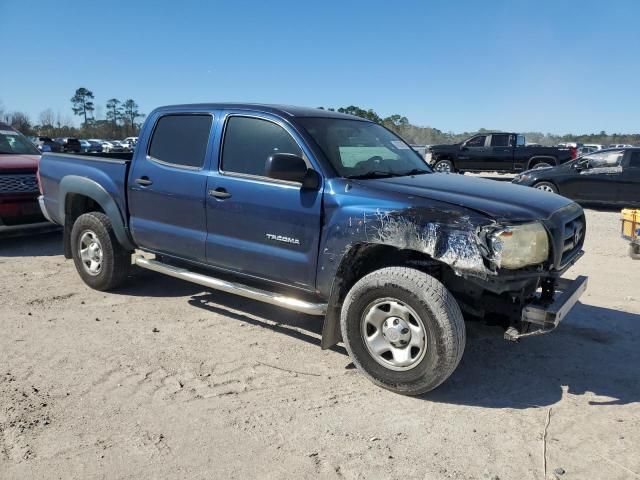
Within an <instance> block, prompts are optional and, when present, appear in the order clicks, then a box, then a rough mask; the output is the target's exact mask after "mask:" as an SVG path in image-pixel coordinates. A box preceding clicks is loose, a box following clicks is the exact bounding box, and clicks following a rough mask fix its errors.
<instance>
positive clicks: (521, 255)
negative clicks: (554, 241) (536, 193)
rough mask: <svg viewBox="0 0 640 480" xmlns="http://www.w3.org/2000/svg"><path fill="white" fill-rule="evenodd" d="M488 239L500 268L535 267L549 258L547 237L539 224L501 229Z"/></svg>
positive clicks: (545, 231)
mask: <svg viewBox="0 0 640 480" xmlns="http://www.w3.org/2000/svg"><path fill="white" fill-rule="evenodd" d="M489 238H490V245H491V249H492V250H493V254H494V257H495V258H496V260H497V262H496V263H497V264H498V265H499V266H500V267H502V268H509V269H515V268H522V267H526V266H527V265H536V264H538V263H542V262H544V261H545V260H546V259H547V258H548V257H549V236H548V235H547V230H546V229H545V228H544V226H543V225H542V224H541V223H526V224H523V225H512V226H508V227H503V228H501V229H499V230H497V231H495V232H493V233H492V234H491V236H490V237H489Z"/></svg>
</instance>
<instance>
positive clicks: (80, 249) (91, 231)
mask: <svg viewBox="0 0 640 480" xmlns="http://www.w3.org/2000/svg"><path fill="white" fill-rule="evenodd" d="M71 248H72V254H73V262H74V263H75V265H76V270H78V273H79V274H80V277H81V278H82V280H83V281H84V283H86V284H87V285H89V286H90V287H91V288H94V289H96V290H110V289H112V288H115V287H117V286H118V285H120V284H121V283H122V282H123V281H124V280H125V279H126V278H127V275H128V273H129V270H130V267H131V252H129V251H128V250H126V249H125V248H124V247H123V246H122V245H120V243H119V242H118V240H117V239H116V237H115V234H114V233H113V227H112V226H111V221H110V220H109V217H107V216H106V215H105V214H104V213H100V212H90V213H85V214H83V215H80V216H79V217H78V218H77V219H76V221H75V223H74V224H73V228H72V230H71Z"/></svg>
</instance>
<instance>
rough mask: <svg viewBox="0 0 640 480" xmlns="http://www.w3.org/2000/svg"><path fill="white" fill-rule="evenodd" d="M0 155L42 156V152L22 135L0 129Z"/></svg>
mask: <svg viewBox="0 0 640 480" xmlns="http://www.w3.org/2000/svg"><path fill="white" fill-rule="evenodd" d="M5 128H6V127H5ZM0 154H10V155H40V152H39V151H38V149H37V148H36V147H34V146H33V144H32V143H31V142H30V141H29V140H27V138H26V137H25V136H24V135H22V134H21V133H19V132H15V131H13V130H1V129H0Z"/></svg>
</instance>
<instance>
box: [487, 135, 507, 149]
mask: <svg viewBox="0 0 640 480" xmlns="http://www.w3.org/2000/svg"><path fill="white" fill-rule="evenodd" d="M510 138H511V135H509V134H508V133H504V134H503V133H500V134H494V135H491V146H492V147H508V146H509V145H510V144H511V142H510V141H509V140H510Z"/></svg>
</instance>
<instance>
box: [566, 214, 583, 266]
mask: <svg viewBox="0 0 640 480" xmlns="http://www.w3.org/2000/svg"><path fill="white" fill-rule="evenodd" d="M584 236H585V218H584V215H580V216H579V217H577V218H574V219H573V220H570V221H568V222H566V223H565V224H564V230H563V235H562V242H563V243H562V261H561V264H562V265H564V264H565V263H566V262H567V261H568V260H570V259H571V257H573V255H574V254H575V253H576V252H577V251H579V250H580V249H581V248H582V245H583V244H584Z"/></svg>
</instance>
